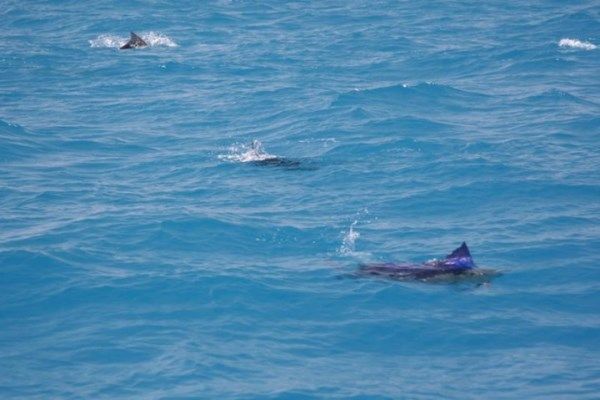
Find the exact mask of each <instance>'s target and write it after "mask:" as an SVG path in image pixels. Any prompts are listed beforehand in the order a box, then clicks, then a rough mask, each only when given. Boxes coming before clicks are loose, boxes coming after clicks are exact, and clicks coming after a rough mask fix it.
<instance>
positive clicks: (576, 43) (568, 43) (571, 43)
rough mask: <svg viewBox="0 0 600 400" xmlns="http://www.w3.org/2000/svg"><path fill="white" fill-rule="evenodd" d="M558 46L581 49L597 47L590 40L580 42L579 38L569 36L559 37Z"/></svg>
mask: <svg viewBox="0 0 600 400" xmlns="http://www.w3.org/2000/svg"><path fill="white" fill-rule="evenodd" d="M558 46H559V47H568V48H571V49H581V50H595V49H596V48H597V47H598V46H596V45H595V44H593V43H590V42H582V41H581V40H577V39H569V38H564V39H560V42H558Z"/></svg>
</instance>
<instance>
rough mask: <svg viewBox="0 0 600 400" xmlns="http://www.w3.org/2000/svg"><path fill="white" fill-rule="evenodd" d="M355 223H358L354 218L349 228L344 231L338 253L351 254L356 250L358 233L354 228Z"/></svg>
mask: <svg viewBox="0 0 600 400" xmlns="http://www.w3.org/2000/svg"><path fill="white" fill-rule="evenodd" d="M356 224H358V220H354V222H353V223H352V224H350V229H348V232H346V234H345V235H344V238H343V239H342V245H341V246H340V248H339V253H340V254H341V255H344V256H347V255H351V254H353V253H354V252H355V251H356V246H355V243H356V239H358V238H359V237H360V233H359V232H358V231H355V230H354V227H355V226H356Z"/></svg>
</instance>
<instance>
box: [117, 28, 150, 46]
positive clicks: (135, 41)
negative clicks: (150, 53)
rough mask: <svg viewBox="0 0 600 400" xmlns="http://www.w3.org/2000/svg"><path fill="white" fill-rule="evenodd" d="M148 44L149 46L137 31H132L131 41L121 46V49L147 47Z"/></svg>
mask: <svg viewBox="0 0 600 400" xmlns="http://www.w3.org/2000/svg"><path fill="white" fill-rule="evenodd" d="M146 46H148V43H146V42H145V41H144V39H142V38H141V37H139V36H138V35H136V34H135V33H133V32H131V38H130V39H129V41H128V42H127V43H125V44H124V45H123V46H121V47H120V49H121V50H124V49H133V48H136V47H146Z"/></svg>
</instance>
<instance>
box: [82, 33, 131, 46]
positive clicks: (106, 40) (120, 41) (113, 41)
mask: <svg viewBox="0 0 600 400" xmlns="http://www.w3.org/2000/svg"><path fill="white" fill-rule="evenodd" d="M127 40H129V39H128V38H122V37H119V36H115V35H100V36H98V37H97V38H96V39H92V40H90V41H89V42H90V47H116V48H119V47H121V46H123V45H124V44H125V43H127Z"/></svg>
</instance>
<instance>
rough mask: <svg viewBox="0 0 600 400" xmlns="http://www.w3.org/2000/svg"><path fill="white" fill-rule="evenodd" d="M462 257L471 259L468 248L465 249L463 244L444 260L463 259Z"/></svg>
mask: <svg viewBox="0 0 600 400" xmlns="http://www.w3.org/2000/svg"><path fill="white" fill-rule="evenodd" d="M463 257H469V258H471V252H470V251H469V248H468V247H467V244H466V243H465V242H462V244H461V245H460V247H458V248H457V249H455V250H454V251H453V252H452V253H450V254H449V255H448V256H446V258H463Z"/></svg>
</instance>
